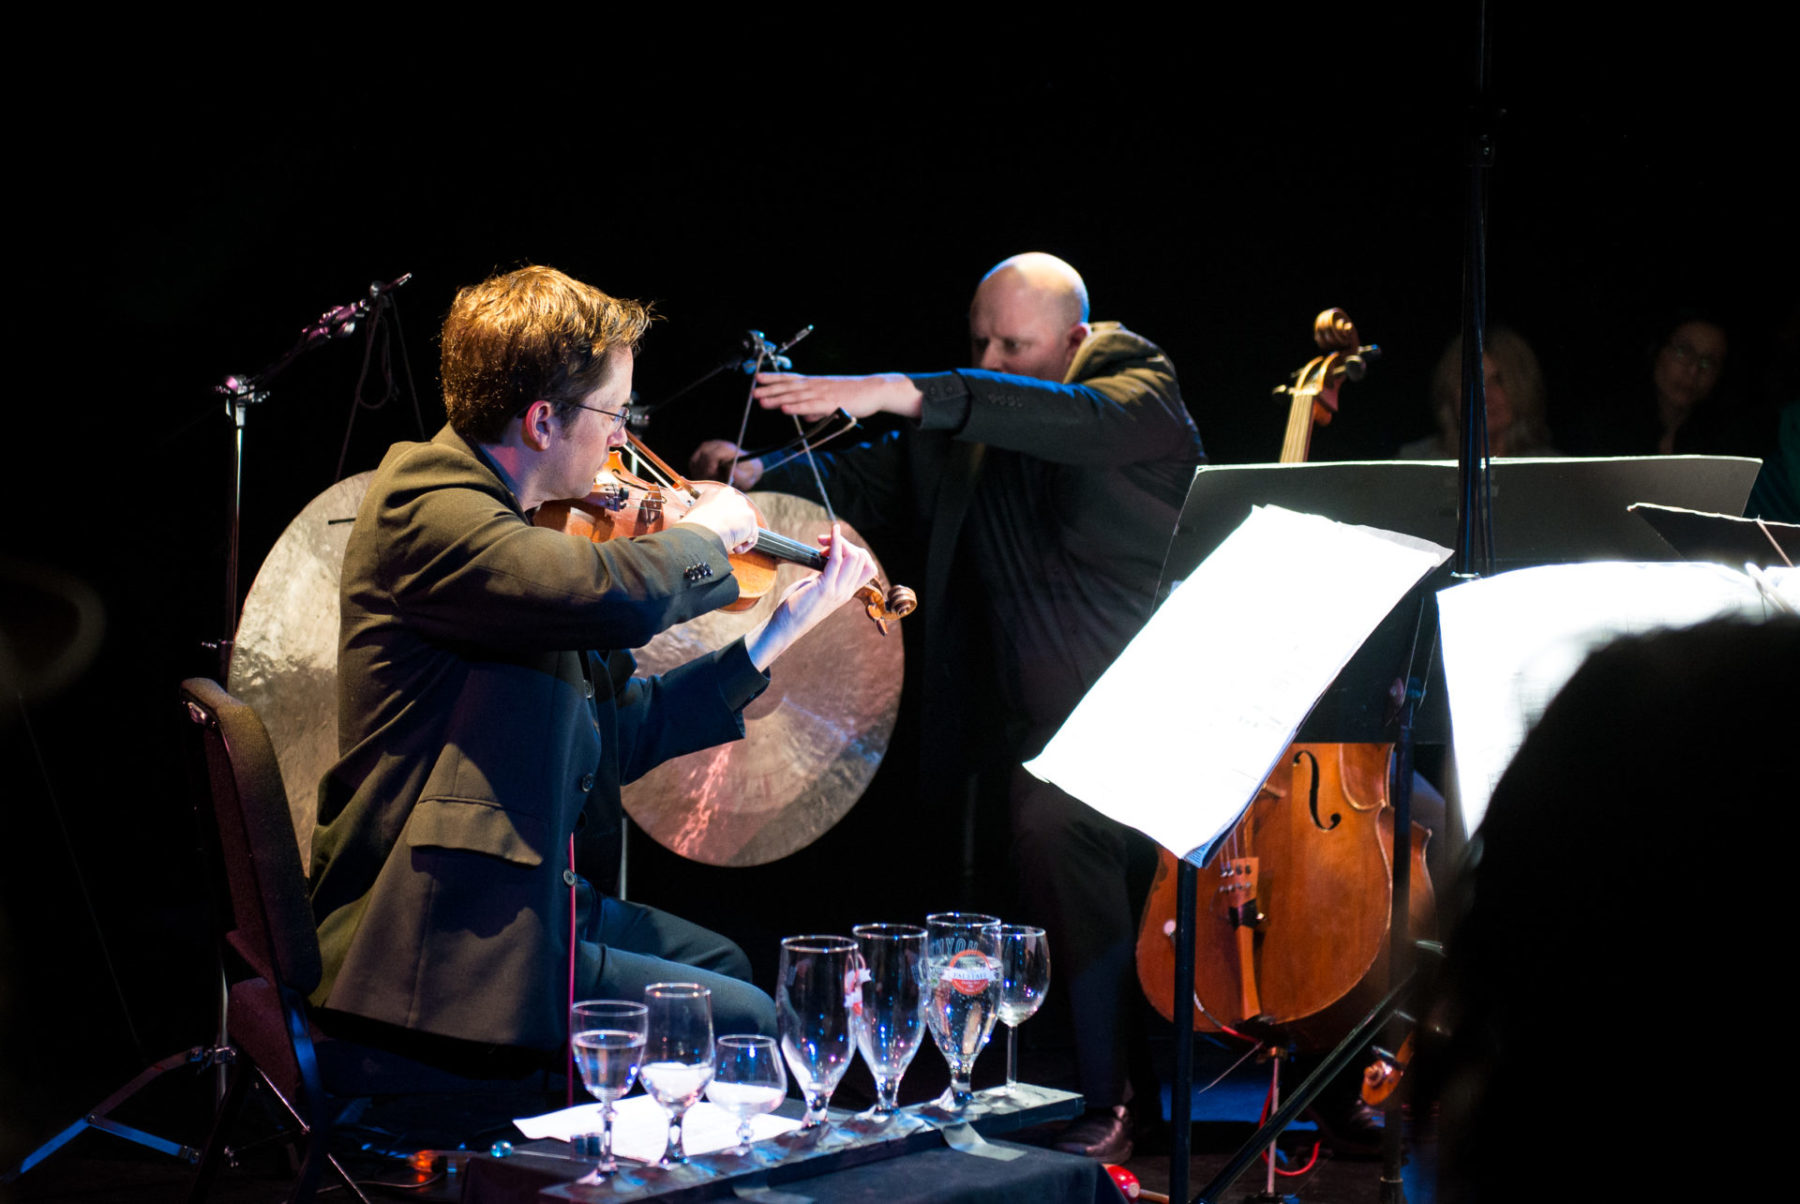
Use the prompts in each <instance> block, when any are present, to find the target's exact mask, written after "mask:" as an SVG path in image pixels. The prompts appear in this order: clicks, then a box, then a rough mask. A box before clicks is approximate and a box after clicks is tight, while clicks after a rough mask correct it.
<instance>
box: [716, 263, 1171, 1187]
mask: <svg viewBox="0 0 1800 1204" xmlns="http://www.w3.org/2000/svg"><path fill="white" fill-rule="evenodd" d="M969 339H970V353H971V361H972V363H973V364H974V368H973V369H965V370H957V371H952V372H938V373H929V374H924V375H910V376H903V375H900V374H887V375H879V376H844V377H832V376H800V375H794V374H790V373H765V374H761V375H759V376H758V377H757V383H756V385H755V388H754V394H755V396H756V398H757V399H758V401H759V402H760V403H761V404H762V405H763V406H764V407H766V408H772V409H774V408H778V409H780V410H782V411H784V412H787V413H792V414H799V415H801V416H803V417H805V416H817V415H826V414H830V413H832V412H833V411H835V410H837V409H839V408H842V409H845V410H848V411H849V412H850V413H851V414H852V415H854V416H856V417H858V418H865V417H869V416H871V415H873V414H877V413H887V414H893V415H896V416H899V417H901V418H903V419H906V420H907V421H906V423H905V425H904V426H903V428H902V429H901V430H899V431H897V432H894V433H893V434H891V435H890V436H889V437H887V438H885V439H882V440H880V441H878V442H875V443H870V444H865V445H863V446H861V447H856V448H852V449H851V450H849V451H847V452H845V453H843V454H840V455H825V456H822V457H820V463H819V468H820V471H821V473H822V475H823V477H824V480H825V483H826V487H827V488H828V489H829V490H830V492H831V500H832V504H833V505H834V506H835V507H836V508H837V509H838V511H839V512H840V513H842V514H844V515H845V516H846V517H848V518H849V520H850V521H851V522H852V523H853V524H855V525H856V527H857V528H858V529H859V530H862V531H865V532H869V533H870V535H871V539H872V540H875V541H877V542H878V543H881V542H883V537H884V536H885V537H886V543H885V546H884V547H883V554H884V556H885V557H886V558H888V559H889V560H890V561H893V560H899V559H904V558H905V555H906V548H905V547H904V544H903V541H906V540H908V539H914V540H918V541H919V542H920V543H922V545H923V546H922V548H920V549H918V551H920V552H922V555H923V562H924V566H925V573H924V578H923V579H924V581H925V586H924V589H923V591H922V594H921V599H920V612H919V613H920V615H921V616H922V622H923V624H924V638H925V652H924V662H925V663H924V668H923V674H924V681H923V683H922V684H923V686H924V689H923V691H922V694H923V697H924V702H923V708H924V712H923V715H922V722H923V751H924V754H925V755H924V761H925V765H924V766H923V767H922V769H921V773H922V778H921V793H922V795H923V796H924V797H926V798H928V799H936V798H942V797H951V796H955V795H957V794H958V793H959V792H960V791H959V788H960V785H961V784H960V783H959V782H957V781H954V780H947V779H952V778H953V775H955V774H956V773H957V772H958V771H960V772H963V773H967V772H970V771H973V770H976V769H980V768H983V765H982V762H981V758H982V757H983V756H986V757H989V758H991V759H993V760H996V761H998V763H999V770H1000V776H1001V778H1002V779H1003V780H1004V781H1006V782H1007V785H1006V786H1004V787H1003V788H1002V790H1001V791H1000V792H999V793H1000V794H1001V796H1002V797H1001V798H1000V799H997V800H995V802H996V803H997V804H998V805H999V806H1002V807H1006V808H1008V810H1009V811H1010V815H1011V821H1012V842H1013V850H1012V851H1013V857H1012V864H1013V865H1014V866H1016V867H1017V870H1018V873H1019V876H1020V879H1021V884H1022V890H1023V897H1022V899H1021V900H1020V906H1021V910H1020V911H1018V912H1017V913H1016V914H1017V917H1018V918H1019V919H1020V920H1022V921H1027V922H1030V923H1035V924H1041V925H1043V926H1044V927H1045V928H1046V929H1047V930H1048V931H1049V932H1050V940H1051V942H1052V948H1053V950H1054V957H1055V959H1056V970H1057V972H1056V974H1055V975H1054V976H1053V985H1052V991H1053V992H1054V993H1055V995H1053V999H1052V1004H1051V1011H1050V1012H1049V1013H1047V1016H1046V1018H1045V1019H1040V1020H1039V1021H1038V1022H1037V1023H1039V1024H1046V1023H1052V1024H1053V1023H1055V1021H1054V1020H1051V1019H1049V1017H1050V1016H1055V1015H1059V1014H1060V1015H1061V1016H1062V1017H1063V1021H1064V1023H1072V1025H1073V1030H1074V1037H1075V1048H1076V1062H1077V1072H1078V1078H1079V1082H1080V1087H1081V1091H1082V1093H1083V1094H1084V1095H1085V1096H1086V1097H1087V1103H1088V1105H1089V1111H1088V1113H1087V1114H1086V1115H1085V1116H1083V1117H1082V1118H1080V1119H1078V1120H1077V1121H1076V1122H1075V1123H1074V1124H1073V1125H1071V1127H1070V1129H1069V1130H1068V1131H1067V1132H1065V1133H1064V1134H1062V1136H1061V1138H1060V1139H1059V1145H1060V1146H1061V1148H1064V1149H1067V1150H1072V1151H1074V1152H1078V1153H1082V1154H1086V1155H1089V1156H1092V1157H1098V1158H1104V1159H1106V1160H1108V1161H1122V1160H1123V1159H1124V1158H1125V1157H1127V1156H1128V1155H1129V1154H1130V1152H1131V1148H1132V1146H1131V1143H1132V1123H1131V1117H1130V1113H1129V1111H1128V1109H1127V1107H1126V1104H1127V1100H1128V1097H1129V1088H1128V1086H1127V1080H1128V1073H1127V1059H1128V1049H1129V1048H1130V1046H1131V1042H1130V1038H1129V1036H1128V1034H1129V1031H1130V1028H1131V1026H1132V1024H1133V1020H1134V1017H1135V1016H1136V1014H1137V1010H1138V1009H1137V1008H1136V1007H1134V1006H1132V1005H1133V1004H1134V1002H1135V1001H1136V999H1137V986H1136V983H1135V980H1134V977H1133V969H1132V966H1133V962H1132V957H1133V952H1132V951H1133V940H1134V933H1135V925H1136V923H1137V914H1138V909H1139V907H1140V905H1141V903H1142V891H1141V890H1140V891H1137V892H1135V893H1134V892H1133V891H1131V890H1130V889H1129V888H1128V886H1127V878H1128V869H1129V868H1131V867H1132V866H1133V865H1141V867H1142V869H1141V874H1142V878H1143V880H1144V882H1145V883H1146V884H1147V883H1148V878H1149V867H1150V865H1151V864H1153V861H1154V858H1153V856H1152V854H1151V852H1150V846H1149V842H1148V840H1146V839H1145V838H1144V837H1142V836H1141V835H1139V834H1137V833H1135V832H1133V831H1131V830H1129V829H1127V828H1124V827H1122V826H1120V825H1118V824H1115V823H1113V822H1112V821H1111V820H1108V819H1106V818H1105V817H1103V816H1101V815H1100V814H1099V813H1098V812H1096V811H1094V810H1092V809H1091V808H1089V807H1087V806H1086V805H1085V804H1083V803H1081V802H1079V801H1077V800H1076V799H1074V798H1072V797H1070V796H1069V795H1067V794H1065V793H1063V792H1062V791H1060V790H1058V789H1056V788H1055V787H1053V786H1049V785H1047V784H1045V783H1043V782H1040V781H1038V780H1037V779H1036V778H1034V777H1032V776H1031V775H1030V774H1028V773H1026V772H1024V770H1022V769H1020V768H1019V765H1020V762H1022V761H1024V760H1027V759H1029V758H1030V757H1032V756H1035V755H1036V754H1037V753H1038V752H1039V751H1041V750H1042V748H1043V746H1044V744H1045V743H1046V742H1047V741H1048V740H1049V738H1050V736H1051V735H1052V734H1054V733H1055V731H1056V730H1057V728H1058V727H1060V726H1061V724H1062V722H1063V721H1064V720H1065V719H1066V718H1068V715H1069V713H1070V711H1072V710H1073V709H1074V707H1075V704H1076V703H1077V702H1079V701H1080V699H1081V697H1082V695H1083V694H1085V693H1086V691H1087V689H1088V687H1089V686H1091V685H1092V684H1093V683H1094V681H1095V680H1096V679H1097V678H1098V677H1099V676H1100V674H1101V673H1102V672H1103V671H1104V670H1105V669H1106V667H1107V666H1108V665H1110V664H1111V663H1112V661H1113V659H1114V658H1115V657H1116V656H1117V655H1118V654H1119V652H1120V651H1121V650H1122V649H1123V648H1124V646H1125V645H1126V643H1128V642H1129V641H1130V640H1131V638H1132V637H1133V636H1134V635H1135V634H1136V633H1137V631H1138V629H1139V627H1141V626H1142V624H1143V622H1144V620H1145V619H1147V618H1148V617H1149V614H1150V610H1151V607H1152V602H1153V594H1154V592H1155V588H1156V583H1157V578H1158V576H1159V574H1160V572H1161V569H1162V560H1163V554H1164V551H1165V549H1166V547H1167V545H1168V542H1169V536H1170V534H1171V532H1172V531H1173V530H1174V526H1175V520H1176V517H1177V515H1178V514H1179V512H1180V509H1181V504H1182V501H1183V499H1184V498H1185V496H1186V492H1187V487H1188V483H1189V481H1190V480H1191V478H1192V476H1193V470H1194V467H1195V466H1196V465H1198V464H1199V463H1200V462H1201V460H1202V458H1203V457H1202V453H1201V449H1200V437H1199V434H1198V433H1197V431H1196V430H1195V428H1194V423H1193V420H1192V419H1191V418H1190V417H1189V416H1188V412H1187V409H1186V407H1185V405H1184V404H1183V402H1182V398H1181V391H1180V388H1179V387H1178V385H1177V384H1176V380H1175V369H1174V366H1173V365H1172V364H1171V363H1170V362H1169V358H1168V356H1166V355H1164V354H1163V353H1162V350H1161V349H1160V348H1158V347H1157V346H1156V345H1155V344H1153V343H1151V342H1150V341H1149V340H1148V339H1145V338H1142V337H1141V336H1139V335H1137V334H1134V333H1132V332H1131V331H1129V330H1127V329H1125V328H1124V327H1123V326H1121V325H1119V324H1118V323H1116V322H1093V321H1091V320H1090V318H1089V311H1088V295H1087V286H1086V285H1085V283H1084V282H1083V281H1082V279H1081V276H1080V275H1079V274H1078V273H1077V272H1076V271H1075V269H1074V268H1073V267H1071V266H1070V265H1069V264H1067V263H1065V262H1064V261H1063V260H1061V259H1058V258H1056V257H1055V256H1052V255H1046V254H1042V253H1037V252H1033V253H1027V254H1023V255H1016V256H1013V257H1012V258H1010V259H1007V260H1005V261H1004V262H1002V263H1000V264H998V265H996V266H995V267H994V268H993V269H992V270H991V271H989V272H988V273H987V275H985V276H984V277H983V278H982V280H981V283H980V285H979V286H978V287H977V289H976V291H975V297H974V301H973V303H972V304H971V306H970V309H969ZM737 452H738V449H737V448H736V447H734V446H733V445H731V444H729V443H724V442H712V443H707V444H704V445H702V446H701V448H700V449H698V451H697V452H696V453H695V458H694V467H695V469H696V471H697V472H699V473H700V474H701V475H716V474H720V473H722V472H724V471H728V466H729V465H730V464H731V463H732V462H733V461H734V459H735V458H736V455H737ZM736 474H737V475H736V476H735V478H734V483H735V484H737V485H738V486H739V487H740V488H751V487H753V486H755V485H756V484H757V483H758V481H759V480H761V482H762V485H763V487H765V488H773V489H779V490H783V491H786V492H791V493H799V494H813V493H815V492H816V491H815V490H814V489H813V488H812V487H811V479H812V478H811V472H810V470H808V469H807V468H806V466H805V465H803V464H796V465H791V466H789V467H787V468H783V469H779V470H776V471H772V472H770V473H768V474H767V476H766V477H765V476H764V474H763V472H762V466H761V464H760V463H758V462H757V461H755V460H744V461H740V462H738V463H737V470H736ZM919 621H921V620H915V622H919ZM915 630H917V628H915ZM982 723H987V724H988V725H989V726H990V727H991V728H992V729H994V730H992V731H991V733H990V732H987V731H982V729H981V727H980V725H981V724H982ZM972 730H976V731H982V734H980V735H974V736H972V735H970V732H971V731H972ZM1057 996H1061V998H1060V999H1058V998H1057Z"/></svg>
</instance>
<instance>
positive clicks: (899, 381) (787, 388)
mask: <svg viewBox="0 0 1800 1204" xmlns="http://www.w3.org/2000/svg"><path fill="white" fill-rule="evenodd" d="M750 395H751V396H752V397H754V398H756V400H757V402H758V403H760V404H761V405H762V407H763V409H765V410H780V411H781V412H782V413H783V414H798V415H800V417H802V418H822V417H824V416H825V415H827V414H830V413H833V412H835V411H837V410H845V411H847V412H848V413H849V414H850V416H851V417H852V418H868V417H871V416H873V415H875V414H898V415H899V416H900V417H902V418H912V419H917V418H918V417H919V412H920V411H921V410H922V409H923V408H924V402H925V398H924V395H923V394H921V393H920V392H919V388H918V386H917V385H915V384H913V383H912V381H910V380H908V379H907V378H906V377H904V376H902V375H900V373H898V372H886V373H883V374H881V375H880V376H801V375H799V374H798V373H794V372H758V373H757V374H756V387H755V388H753V389H751V390H750Z"/></svg>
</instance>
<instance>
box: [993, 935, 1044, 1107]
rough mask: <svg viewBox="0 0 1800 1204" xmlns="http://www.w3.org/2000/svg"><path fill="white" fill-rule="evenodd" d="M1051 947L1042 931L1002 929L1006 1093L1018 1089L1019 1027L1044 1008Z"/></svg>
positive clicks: (1001, 977)
mask: <svg viewBox="0 0 1800 1204" xmlns="http://www.w3.org/2000/svg"><path fill="white" fill-rule="evenodd" d="M1049 986H1050V944H1049V942H1048V941H1046V940H1045V939H1044V930H1043V929H1042V928H1033V927H1031V926H1030V925H1029V924H1002V925H1000V1023H1002V1024H1004V1025H1005V1026H1006V1093H1007V1094H1008V1095H1011V1094H1012V1091H1013V1088H1015V1087H1017V1086H1018V1085H1019V1025H1021V1024H1023V1023H1025V1022H1026V1021H1027V1020H1029V1019H1031V1017H1032V1016H1033V1015H1034V1014H1036V1012H1037V1010H1038V1009H1039V1008H1040V1007H1042V1006H1044V992H1045V991H1046V990H1047V989H1049Z"/></svg>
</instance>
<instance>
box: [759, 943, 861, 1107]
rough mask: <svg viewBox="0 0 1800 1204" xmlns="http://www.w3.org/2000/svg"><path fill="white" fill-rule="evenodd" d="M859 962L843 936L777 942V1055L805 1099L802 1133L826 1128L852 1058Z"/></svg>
mask: <svg viewBox="0 0 1800 1204" xmlns="http://www.w3.org/2000/svg"><path fill="white" fill-rule="evenodd" d="M862 974H863V964H862V957H861V955H859V954H858V953H857V951H856V942H855V941H853V940H851V939H850V938H849V937H845V936H790V937H788V938H787V939H786V940H784V941H782V942H781V967H780V970H779V972H778V974H777V977H776V982H775V1011H776V1013H777V1015H778V1016H779V1017H780V1020H781V1052H782V1056H784V1057H785V1058H787V1064H788V1069H789V1070H791V1071H793V1072H794V1081H795V1082H797V1083H799V1084H800V1090H801V1093H802V1094H804V1095H805V1096H806V1120H805V1122H804V1124H805V1127H806V1128H809V1129H810V1128H813V1127H815V1126H817V1125H821V1124H823V1123H825V1106H826V1104H828V1103H829V1102H830V1101H831V1093H832V1092H833V1091H835V1090H837V1085H838V1080H839V1079H841V1078H843V1077H844V1071H846V1070H848V1069H849V1068H850V1062H851V1059H853V1058H855V1057H856V1035H855V1032H854V1029H853V1026H852V1022H851V1014H852V1012H853V1011H854V1010H858V1009H860V1008H861V1007H862V995H861V992H860V991H859V990H858V986H859V984H860V983H861V981H862Z"/></svg>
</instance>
